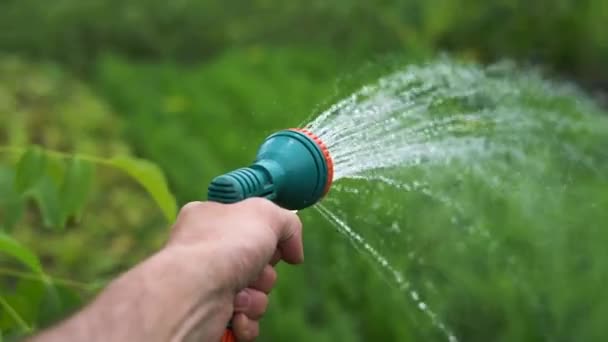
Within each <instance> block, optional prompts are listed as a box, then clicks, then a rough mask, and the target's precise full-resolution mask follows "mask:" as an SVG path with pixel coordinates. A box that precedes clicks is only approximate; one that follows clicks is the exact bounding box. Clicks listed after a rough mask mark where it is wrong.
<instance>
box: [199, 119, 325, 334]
mask: <svg viewBox="0 0 608 342" xmlns="http://www.w3.org/2000/svg"><path fill="white" fill-rule="evenodd" d="M333 175H334V164H333V161H332V159H331V156H330V154H329V150H328V149H327V147H326V146H325V144H324V143H323V142H322V141H321V139H319V138H318V137H317V136H316V135H315V134H313V133H312V132H311V131H309V130H306V129H300V128H294V129H286V130H282V131H279V132H276V133H274V134H272V135H270V136H269V137H268V138H266V140H264V142H263V143H262V145H261V146H260V148H259V150H258V153H257V155H256V158H255V161H254V162H253V164H252V165H250V166H249V167H245V168H240V169H237V170H234V171H231V172H228V173H226V174H223V175H221V176H218V177H216V178H214V179H213V180H212V181H211V184H210V185H209V192H208V195H207V198H208V199H209V200H210V201H214V202H220V203H236V202H239V201H242V200H244V199H246V198H250V197H264V198H267V199H269V200H271V201H273V202H274V203H276V204H277V205H279V206H281V207H283V208H285V209H289V210H301V209H304V208H307V207H310V206H312V205H314V204H315V203H317V202H318V201H320V200H321V199H322V198H323V197H324V196H325V195H326V194H327V192H328V191H329V188H330V187H331V184H332V181H333ZM221 341H222V342H233V341H236V339H235V337H234V334H233V332H232V330H231V329H230V325H229V326H228V328H227V329H226V331H225V332H224V336H223V337H222V340H221Z"/></svg>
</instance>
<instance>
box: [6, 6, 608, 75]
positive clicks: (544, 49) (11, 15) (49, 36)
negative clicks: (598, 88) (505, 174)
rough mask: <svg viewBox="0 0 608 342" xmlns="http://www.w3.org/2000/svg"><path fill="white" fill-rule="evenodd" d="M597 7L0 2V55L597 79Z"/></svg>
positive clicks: (607, 13) (605, 53) (604, 44)
mask: <svg viewBox="0 0 608 342" xmlns="http://www.w3.org/2000/svg"><path fill="white" fill-rule="evenodd" d="M607 7H608V5H607V4H606V1H603V0H588V1H575V0H564V1H558V2H555V1H552V0H542V1H535V2H530V1H525V0H497V1H485V0H467V1H464V2H454V1H446V0H429V1H414V0H407V1H398V0H386V1H375V2H365V1H352V0H339V1H331V2H327V1H324V0H314V1H306V2H285V1H269V0H256V1H244V0H228V1H213V0H211V1H195V0H186V1H180V2H179V3H173V2H163V1H157V0H143V1H138V2H124V1H118V0H102V1H95V2H87V3H81V2H78V1H74V0H61V1H53V2H52V3H47V2H46V1H43V0H21V1H4V2H3V3H2V4H0V22H1V23H3V32H4V33H3V34H2V35H0V49H2V50H9V51H19V52H20V53H23V54H26V55H28V56H34V57H47V58H48V57H50V58H54V59H59V60H62V61H64V62H67V63H69V64H70V65H72V66H73V67H74V66H75V67H77V68H85V69H87V68H90V67H91V63H90V61H95V60H97V58H98V57H99V56H100V55H103V54H104V53H107V52H113V53H118V54H121V55H126V56H130V57H137V58H140V59H143V60H149V59H150V58H156V59H159V58H164V59H166V58H172V59H178V60H181V61H189V62H192V61H201V60H205V61H209V60H211V59H212V58H213V57H215V56H217V55H218V54H221V53H223V52H224V51H226V50H229V49H232V48H234V47H237V48H243V47H249V46H260V45H262V46H283V47H287V46H294V45H295V46H300V47H303V48H307V49H309V50H316V49H319V48H321V49H335V50H337V51H339V52H340V61H342V62H345V61H350V62H357V61H362V60H369V58H370V56H373V55H379V54H383V53H386V52H394V51H408V52H412V51H418V50H420V49H421V48H423V49H432V50H446V49H447V50H450V51H453V52H456V53H462V54H464V55H467V56H470V57H473V58H482V59H485V60H488V59H490V60H495V59H501V58H504V57H516V58H521V59H524V60H526V61H531V62H534V63H537V62H540V63H542V64H543V65H547V66H552V67H554V68H556V69H557V70H558V71H561V72H566V73H568V74H574V75H576V76H577V77H579V78H580V79H584V80H586V81H588V82H605V79H606V77H608V70H607V69H606V67H605V65H604V63H603V62H604V61H605V60H606V58H608V41H607V39H608V38H607V37H606V35H605V34H604V31H603V30H604V26H605V25H604V24H605V23H606V22H608V8H607ZM462 8H466V10H465V11H463V10H461V9H462ZM539 18H542V20H539ZM31 22H36V23H37V25H36V26H35V27H32V26H31V25H29V23H31ZM557 36H559V39H556V37H557ZM600 85H601V83H600Z"/></svg>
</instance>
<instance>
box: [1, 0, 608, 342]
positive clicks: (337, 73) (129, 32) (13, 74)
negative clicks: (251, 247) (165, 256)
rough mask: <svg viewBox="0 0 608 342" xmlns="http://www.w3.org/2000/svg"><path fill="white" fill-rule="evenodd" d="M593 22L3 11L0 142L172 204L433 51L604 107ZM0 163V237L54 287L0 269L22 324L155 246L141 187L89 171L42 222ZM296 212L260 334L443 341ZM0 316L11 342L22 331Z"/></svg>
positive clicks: (598, 5) (429, 2)
mask: <svg viewBox="0 0 608 342" xmlns="http://www.w3.org/2000/svg"><path fill="white" fill-rule="evenodd" d="M606 23H608V2H607V1H605V0H577V1H575V0H539V1H524V0H494V1H485V0H463V1H449V0H426V1H421V0H401V1H394V0H377V1H353V0H335V1H325V0H310V1H277V0H249V1H244V0H225V1H210V0H199V1H194V0H172V1H159V0H139V1H119V0H94V1H78V0H55V1H51V2H49V1H43V0H3V1H2V2H0V146H26V145H29V144H38V145H40V146H42V147H44V148H47V149H52V150H57V151H62V152H65V153H73V152H78V153H86V154H89V155H94V156H100V157H112V156H114V155H121V154H128V155H132V156H136V157H139V158H144V159H147V160H150V161H152V162H153V163H155V164H157V165H158V166H159V167H160V169H161V170H162V171H163V172H164V174H165V175H166V177H167V182H168V185H169V188H170V189H171V191H172V193H173V194H174V195H175V197H176V199H177V203H178V204H179V205H181V204H184V203H186V202H188V201H192V200H200V199H204V197H205V196H206V186H207V184H208V183H209V181H210V180H211V178H212V177H213V176H215V175H217V174H220V173H223V172H225V171H227V170H231V169H233V168H236V167H240V166H242V165H244V164H246V163H248V162H250V161H251V159H252V158H253V156H254V155H255V150H256V149H257V147H258V145H259V143H260V142H261V141H262V140H263V138H264V137H266V136H267V135H268V134H269V133H271V132H273V131H275V130H277V129H281V128H285V127H292V126H298V125H301V124H302V123H303V122H306V120H307V119H308V118H310V117H314V115H315V114H317V113H319V112H321V111H322V110H323V109H325V108H326V107H328V106H329V105H331V104H332V103H333V102H334V101H335V100H337V99H339V98H340V97H342V96H344V95H348V94H349V93H350V92H351V91H352V90H353V89H355V88H356V87H358V86H360V85H362V84H365V82H366V81H367V80H369V79H370V78H372V77H374V76H375V75H378V74H379V73H380V72H381V71H382V70H383V68H385V67H386V66H391V67H393V66H395V65H407V64H408V63H416V62H420V61H424V60H426V59H429V58H432V57H436V56H438V55H440V54H443V53H449V54H451V55H452V56H455V57H456V58H458V59H463V60H470V61H477V62H480V63H491V62H495V61H500V60H503V59H513V60H515V61H517V62H518V63H519V64H521V65H524V66H529V65H533V66H537V67H539V68H541V69H543V70H544V71H545V72H546V74H548V75H550V76H551V77H552V78H554V79H563V80H568V81H572V82H575V83H577V84H578V85H580V86H581V87H582V88H583V89H585V91H586V92H587V93H588V94H590V96H592V97H593V98H594V99H595V100H596V101H597V102H598V103H600V104H605V103H606V102H605V101H606V94H607V92H608V64H607V63H606V61H607V60H608V34H606ZM0 161H1V162H0V197H1V198H0V208H1V209H0V222H2V224H1V226H0V227H2V230H4V231H5V232H7V233H8V234H9V235H10V236H12V237H14V238H15V239H16V240H18V241H20V242H21V243H22V244H23V245H25V246H27V247H28V249H30V250H31V251H33V252H34V253H35V254H36V255H37V256H38V257H39V258H40V260H41V262H42V264H43V267H44V270H45V272H46V273H47V274H49V275H51V276H52V277H56V278H58V279H65V280H66V282H65V284H64V285H65V286H63V285H61V286H58V290H56V291H55V292H53V293H49V291H48V289H44V288H43V287H40V284H39V283H40V282H39V281H37V280H36V279H31V277H29V278H28V276H27V275H25V274H22V273H19V272H21V271H19V267H20V266H18V264H17V263H14V262H12V261H10V260H9V259H8V258H6V259H0V261H2V264H1V267H0V296H3V298H5V301H6V302H7V303H8V304H10V306H11V307H12V308H14V309H15V311H17V312H18V313H19V315H20V317H21V318H22V319H23V320H24V322H25V323H26V326H27V327H29V328H31V329H38V328H41V327H44V326H47V325H48V324H51V323H53V322H55V321H57V320H58V319H61V318H62V317H65V315H67V314H69V313H70V312H71V311H73V310H74V309H75V308H78V307H79V306H80V305H82V303H83V302H85V301H86V300H87V299H89V298H91V296H92V295H94V293H95V292H96V291H97V289H98V288H99V286H101V285H103V284H105V282H107V281H108V280H109V279H111V278H112V277H114V276H116V275H117V274H118V273H119V272H121V271H122V270H125V269H127V268H129V267H130V266H132V265H134V264H135V263H136V262H137V261H139V260H141V259H142V258H143V257H145V256H146V255H149V254H150V253H152V252H153V251H155V250H156V249H157V248H158V247H159V246H160V245H161V244H162V243H163V241H164V239H165V238H166V236H167V232H168V228H169V225H170V224H169V223H168V222H167V220H166V219H165V218H164V217H163V215H162V212H161V211H160V210H159V209H158V208H157V206H156V204H155V203H154V201H152V200H151V199H150V197H149V196H148V194H147V193H146V191H145V190H144V189H142V188H141V187H140V186H139V185H138V184H137V183H136V182H134V181H133V180H131V179H129V177H126V176H125V175H124V174H122V173H120V172H117V171H116V170H114V169H112V168H104V167H99V168H96V169H95V171H94V177H93V179H94V181H93V182H92V184H91V188H92V190H91V191H90V196H89V198H88V200H87V201H86V205H85V208H84V210H83V212H82V215H81V217H79V218H78V219H74V220H70V221H68V222H67V224H65V225H64V226H63V225H62V226H63V227H60V228H57V227H56V225H54V224H53V222H52V220H49V219H48V218H46V217H45V212H44V210H42V213H39V210H37V208H36V206H34V205H33V204H32V203H30V201H27V200H22V199H21V198H20V197H19V195H18V194H15V193H14V191H13V189H12V183H13V180H14V178H15V166H14V160H13V159H11V157H10V156H9V155H6V154H5V155H2V156H1V157H0ZM47 195H48V194H47ZM42 196H45V195H42ZM41 202H42V203H44V201H41ZM47 202H48V201H47ZM48 203H53V201H52V200H51V201H50V202H48ZM48 210H51V209H48V208H47V211H48ZM16 213H18V215H17V214H16ZM303 219H304V221H305V225H306V232H305V236H306V242H305V244H306V254H307V263H306V265H304V266H302V267H301V268H298V269H294V270H292V269H290V268H286V267H283V266H281V267H280V270H279V273H280V277H279V278H280V281H279V286H278V289H277V290H276V292H274V293H273V297H272V300H271V307H270V309H269V313H268V315H267V316H268V317H267V318H265V319H264V321H263V326H262V338H261V339H260V340H262V341H284V340H291V341H336V340H340V341H372V340H385V341H389V340H393V341H408V340H411V341H416V340H435V339H437V340H441V338H440V337H438V336H437V335H438V334H437V332H436V329H433V328H432V327H430V324H429V322H428V318H426V317H425V316H421V315H419V314H418V313H417V312H416V311H415V310H412V309H409V308H407V307H408V306H409V305H411V303H410V302H409V301H408V300H407V299H404V298H403V294H401V293H399V292H398V291H393V290H391V287H390V285H389V284H387V282H386V281H385V279H383V277H382V276H380V275H379V274H378V272H375V271H374V269H373V267H372V266H371V265H370V263H369V262H368V261H367V260H365V258H363V257H361V256H359V255H358V254H357V253H356V252H355V251H354V249H353V248H352V247H351V246H350V245H349V243H348V242H346V241H345V240H344V239H343V238H342V237H340V236H339V235H338V234H337V233H336V232H335V231H334V230H333V228H331V226H330V225H329V224H328V223H326V222H324V220H322V219H320V218H319V217H317V215H315V214H314V213H304V214H303ZM345 260H347V264H348V265H347V267H344V263H345V262H346V261H345ZM15 270H17V271H15ZM15 272H17V273H15ZM58 298H59V299H58ZM7 307H8V306H2V307H0V329H1V330H2V331H3V332H4V338H7V339H10V338H11V337H13V338H14V337H15V336H19V335H21V334H23V333H24V332H27V329H25V331H24V329H23V325H20V324H18V322H16V320H15V316H14V315H10V314H8V311H7ZM452 320H457V319H456V318H454V317H452ZM477 320H479V321H478V322H479V324H480V325H483V324H486V323H487V324H489V325H490V326H491V328H488V329H495V328H496V329H498V328H497V327H496V326H495V325H492V322H485V323H484V321H483V319H481V318H476V319H474V320H473V321H477ZM461 328H462V329H461V330H462V331H460V332H463V331H464V332H466V331H467V329H468V328H467V327H461ZM465 335H466V334H465ZM471 336H477V337H479V339H478V340H483V339H482V337H488V336H492V335H491V334H490V335H483V334H481V335H479V334H478V335H475V334H472V335H471ZM0 339H1V338H0ZM486 340H487V339H486ZM490 340H491V338H490Z"/></svg>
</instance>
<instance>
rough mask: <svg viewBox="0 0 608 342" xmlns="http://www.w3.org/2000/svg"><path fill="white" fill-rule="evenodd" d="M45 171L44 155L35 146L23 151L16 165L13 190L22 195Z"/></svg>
mask: <svg viewBox="0 0 608 342" xmlns="http://www.w3.org/2000/svg"><path fill="white" fill-rule="evenodd" d="M45 169H46V155H45V154H44V152H43V151H42V150H41V149H40V148H39V147H37V146H32V147H30V148H28V149H27V151H25V153H24V154H23V155H22V156H21V159H19V162H18V163H17V175H16V179H15V189H16V190H17V192H19V193H24V192H25V191H27V190H28V189H30V188H31V187H33V186H34V185H35V184H36V183H37V182H38V181H39V180H40V178H41V177H42V175H43V174H44V172H45Z"/></svg>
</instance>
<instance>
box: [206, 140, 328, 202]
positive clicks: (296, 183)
mask: <svg viewBox="0 0 608 342" xmlns="http://www.w3.org/2000/svg"><path fill="white" fill-rule="evenodd" d="M332 179H333V162H332V159H331V156H330V154H329V150H328V149H327V147H326V146H325V144H323V142H322V141H321V139H319V138H318V137H317V136H316V135H314V134H313V133H312V132H310V131H308V130H305V129H289V130H283V131H279V132H277V133H275V134H273V135H271V136H269V137H268V138H266V140H265V141H264V143H263V144H262V146H260V149H259V150H258V154H257V156H256V160H255V162H254V164H253V165H251V166H250V167H247V168H242V169H238V170H235V171H232V172H229V173H227V174H224V175H221V176H219V177H217V178H215V179H214V180H213V181H212V182H211V184H210V185H209V194H208V197H209V200H211V201H216V202H222V203H234V202H238V201H240V200H243V199H245V198H249V197H265V198H268V199H270V200H272V201H274V202H275V203H277V204H278V205H280V206H282V207H284V208H286V209H291V210H299V209H304V208H306V207H309V206H311V205H313V204H315V203H316V202H318V201H319V200H320V199H321V198H322V197H323V196H324V195H325V194H326V193H327V192H328V191H329V188H330V187H331V183H332Z"/></svg>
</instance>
